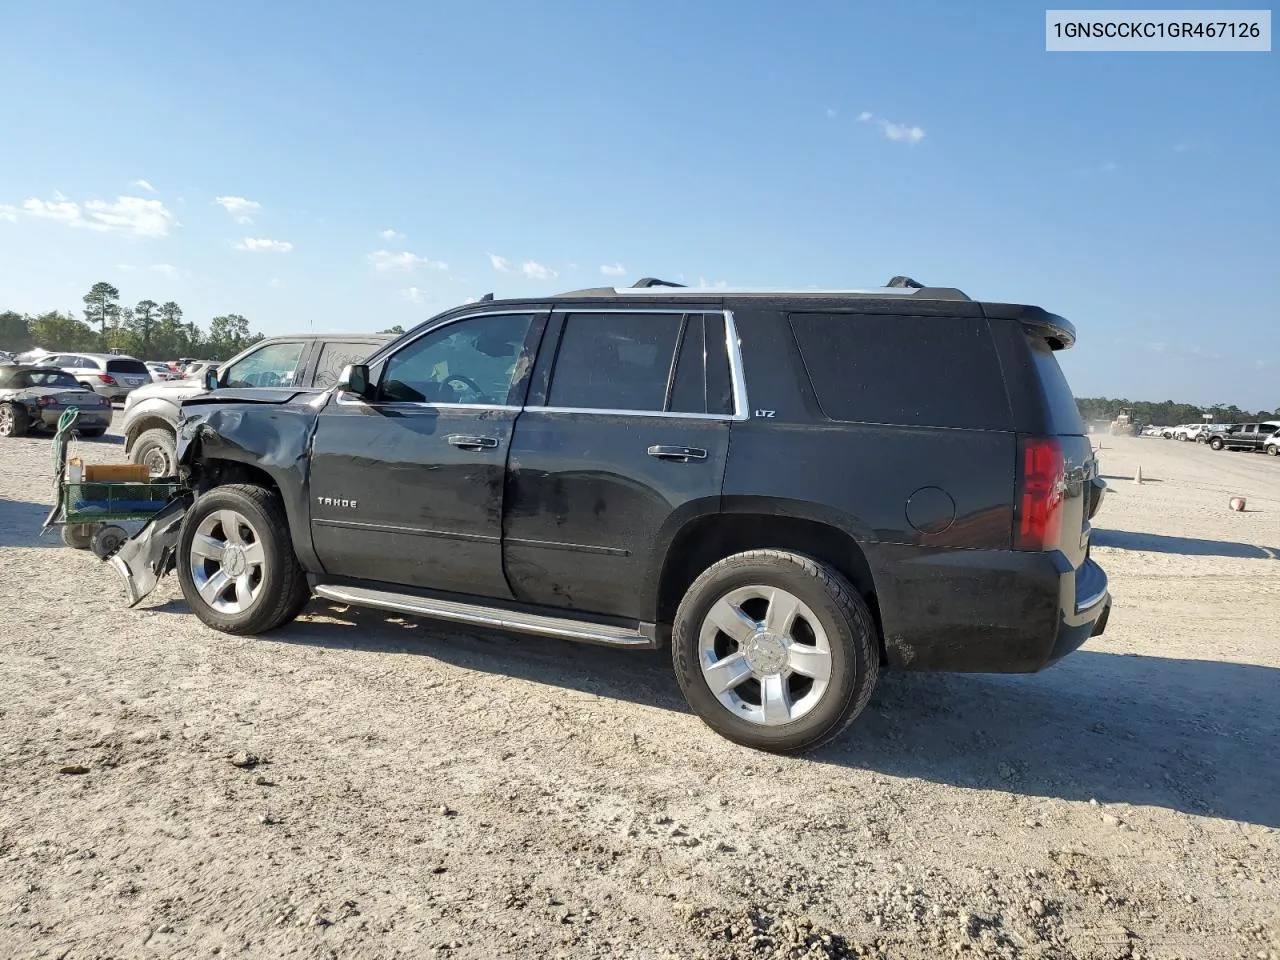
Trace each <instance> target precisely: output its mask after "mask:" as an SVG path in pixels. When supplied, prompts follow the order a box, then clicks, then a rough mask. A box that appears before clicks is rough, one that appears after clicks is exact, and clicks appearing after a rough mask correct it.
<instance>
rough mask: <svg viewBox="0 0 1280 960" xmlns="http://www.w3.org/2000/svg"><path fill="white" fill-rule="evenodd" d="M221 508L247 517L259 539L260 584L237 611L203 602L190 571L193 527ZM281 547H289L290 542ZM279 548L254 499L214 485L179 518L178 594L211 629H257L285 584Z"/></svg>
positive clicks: (270, 522) (268, 519) (269, 522)
mask: <svg viewBox="0 0 1280 960" xmlns="http://www.w3.org/2000/svg"><path fill="white" fill-rule="evenodd" d="M224 509H225V510H234V511H236V512H237V513H241V514H243V515H244V516H245V517H246V518H248V519H249V521H250V522H251V523H252V524H253V528H254V531H255V532H256V533H257V535H258V537H259V540H260V542H261V543H262V553H263V563H262V587H261V589H260V590H259V591H258V595H257V597H255V598H254V600H253V602H252V603H251V604H250V605H249V607H248V609H246V610H242V611H240V612H239V613H221V612H219V611H217V610H215V609H213V608H212V607H211V606H209V605H208V604H207V603H205V602H204V599H203V598H202V597H201V596H200V592H199V591H198V590H197V589H196V585H195V579H194V578H193V577H192V574H191V544H192V541H194V540H195V536H196V530H197V529H198V528H199V526H200V524H201V522H202V521H203V520H204V519H205V518H206V517H208V516H209V514H211V513H213V512H214V511H216V510H224ZM283 547H284V548H286V549H292V545H290V544H285V545H283ZM281 549H282V545H281V544H280V543H279V542H278V541H277V532H276V527H275V523H274V522H273V520H272V518H271V517H269V516H268V515H267V514H266V513H265V512H264V511H263V510H262V508H261V507H260V506H259V505H258V504H257V503H255V502H254V501H253V500H252V499H250V498H249V497H246V496H245V495H244V494H242V493H240V492H238V491H236V490H227V489H223V488H219V487H215V488H214V489H213V490H210V491H209V492H208V493H206V494H204V495H203V496H201V497H200V498H199V499H197V500H196V502H195V503H194V504H192V507H191V509H190V510H189V511H187V515H186V517H184V518H183V521H182V531H181V533H180V534H179V537H178V556H177V566H178V582H179V584H180V585H181V587H182V595H183V596H184V597H185V598H186V601H187V604H188V605H189V606H190V607H191V609H192V611H193V612H194V613H195V615H196V616H198V617H199V618H200V619H201V620H203V621H204V622H205V623H207V624H208V625H209V626H211V627H213V628H214V629H217V630H224V631H227V632H229V633H240V632H246V631H248V632H252V631H254V630H255V629H260V628H258V627H256V626H255V623H256V621H258V620H261V619H262V618H263V611H269V610H274V609H275V607H276V604H277V600H278V594H279V593H280V591H281V590H283V589H284V588H285V584H284V583H282V580H283V577H282V575H281V572H280V571H281V569H282V568H283V563H282V562H281V560H282V558H281Z"/></svg>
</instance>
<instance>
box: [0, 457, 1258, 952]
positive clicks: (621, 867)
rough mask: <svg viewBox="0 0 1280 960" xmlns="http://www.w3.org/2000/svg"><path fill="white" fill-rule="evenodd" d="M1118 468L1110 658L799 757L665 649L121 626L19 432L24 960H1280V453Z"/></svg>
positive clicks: (7, 762)
mask: <svg viewBox="0 0 1280 960" xmlns="http://www.w3.org/2000/svg"><path fill="white" fill-rule="evenodd" d="M1102 442H1103V444H1104V449H1103V451H1102V458H1103V465H1104V472H1105V473H1106V474H1108V475H1109V477H1110V478H1111V483H1112V486H1113V488H1114V489H1113V493H1112V494H1111V496H1110V498H1109V500H1108V502H1107V503H1106V504H1105V506H1104V508H1103V513H1102V514H1101V515H1100V518H1099V519H1100V526H1101V527H1102V529H1101V530H1099V531H1098V533H1097V534H1096V539H1095V541H1094V542H1095V544H1096V545H1097V546H1096V547H1095V555H1096V556H1097V557H1098V558H1099V559H1100V560H1101V562H1102V563H1103V564H1104V565H1105V566H1106V568H1107V570H1108V571H1109V573H1110V575H1111V578H1112V585H1113V590H1114V593H1115V595H1116V606H1115V611H1114V615H1113V617H1112V619H1111V625H1110V627H1109V629H1108V631H1107V634H1106V636H1105V637H1102V638H1098V639H1095V640H1093V641H1091V642H1090V643H1088V644H1087V645H1086V646H1085V647H1084V648H1083V649H1082V650H1081V651H1080V652H1079V653H1077V654H1075V655H1073V656H1071V657H1069V658H1067V659H1066V660H1065V661H1064V662H1063V663H1061V664H1060V665H1058V666H1056V667H1054V668H1052V669H1051V670H1049V671H1046V672H1045V673H1043V674H1040V675H1036V676H1027V677H992V676H940V675H939V676H928V675H903V674H897V675H895V674H892V673H890V674H888V675H887V676H885V677H884V678H883V680H882V682H881V685H880V687H879V689H878V691H877V693H876V695H875V697H874V698H873V700H872V702H871V705H870V707H869V708H868V709H867V711H866V713H865V714H864V715H863V716H862V718H861V719H860V720H859V721H858V722H857V723H856V724H855V725H854V726H853V727H852V728H851V729H850V731H849V732H848V733H847V734H846V735H845V736H844V737H843V738H842V739H841V740H839V741H837V742H836V743H835V744H834V745H832V746H830V747H827V748H825V749H823V750H822V751H821V752H820V753H818V754H817V755H815V756H812V757H810V758H806V759H777V758H773V757H770V756H767V755H763V754H759V753H752V752H750V751H747V750H744V749H741V748H738V747H736V746H733V745H731V744H729V743H727V742H725V741H723V740H721V739H719V738H717V737H716V736H714V735H713V734H712V733H711V732H710V731H709V730H708V729H706V728H705V727H703V726H702V724H701V723H699V722H698V721H697V720H696V719H695V718H694V717H693V716H692V715H691V714H690V713H689V712H688V710H687V709H686V708H685V707H684V704H683V702H682V700H681V698H680V695H679V692H678V690H677V688H676V685H675V682H674V680H673V678H672V676H671V673H670V670H669V665H668V663H667V661H666V654H665V653H664V654H636V653H629V652H615V651H610V650H601V649H594V648H589V647H579V646H574V645H571V644H567V643H560V642H556V641H549V640H538V639H516V638H511V637H506V636H498V635H492V634H482V633H471V632H460V631H457V630H454V629H451V628H446V627H441V626H439V625H434V624H432V623H430V622H427V621H414V620H405V619H395V618H387V617H384V616H380V615H377V614H371V613H366V612H359V611H355V610H342V609H339V608H333V607H329V606H325V605H321V604H316V605H314V606H313V607H312V608H311V609H310V610H309V612H308V615H307V616H305V617H304V618H303V619H302V620H300V621H299V622H298V623H296V624H294V625H292V626H290V627H288V628H286V629H284V630H281V631H279V632H277V633H275V634H272V635H270V636H268V637H264V638H260V639H236V638H232V637H227V636H223V635H220V634H217V633H214V632H213V631H211V630H208V629H206V628H204V627H203V626H202V625H201V624H200V623H199V621H197V620H196V619H195V618H194V617H193V616H191V615H190V614H188V613H187V611H186V608H185V605H184V604H183V602H182V600H181V597H180V595H179V593H178V591H177V587H176V583H174V582H172V581H170V582H168V583H166V584H165V585H163V586H162V587H161V590H160V591H158V593H157V594H156V595H154V596H153V597H152V598H151V599H150V600H149V601H148V602H147V603H146V604H145V605H144V606H142V607H141V608H139V609H136V610H132V611H129V610H126V609H125V608H124V604H123V602H122V599H121V598H122V593H121V590H120V588H119V586H118V583H117V581H116V580H115V577H114V574H113V573H112V572H111V570H110V569H109V568H108V567H106V566H104V565H101V564H99V563H98V562H97V561H96V560H95V559H94V558H93V557H92V556H91V555H89V554H87V553H79V552H73V551H71V550H68V549H66V548H64V547H62V545H61V543H60V542H59V541H58V540H57V538H56V537H53V538H46V539H45V540H38V539H36V536H35V533H36V530H37V528H38V526H39V523H40V521H41V520H42V519H43V516H44V513H45V512H46V509H47V508H46V504H47V503H48V502H49V492H50V491H49V483H48V480H47V477H48V475H49V457H50V443H49V440H48V439H24V440H7V441H3V450H2V451H0V457H2V459H0V603H2V607H0V609H3V612H4V617H5V621H6V622H5V623H4V625H3V630H2V631H0V664H2V666H0V765H2V766H0V957H5V958H8V957H50V958H54V957H56V958H87V957H130V958H132V957H210V956H229V955H237V956H239V955H244V956H253V957H270V958H274V957H283V956H296V957H320V958H326V957H360V958H365V957H368V958H390V957H432V956H436V957H449V958H462V957H466V958H470V957H476V958H487V957H495V956H511V957H543V956H546V957H557V956H563V957H572V958H579V957H582V958H585V957H637V958H661V957H713V958H737V957H791V956H813V957H831V956H863V955H867V956H885V957H919V958H924V957H939V956H951V955H961V956H988V957H1088V958H1095V957H1096V958H1112V957H1139V956H1141V957H1162V958H1163V957H1205V958H1219V957H1248V958H1254V957H1260V958H1266V957H1271V958H1276V957H1280V833H1277V827H1280V736H1278V734H1280V723H1278V722H1277V707H1278V706H1280V460H1275V459H1271V458H1266V457H1263V456H1260V455H1249V454H1233V453H1213V452H1212V451H1210V450H1208V449H1206V448H1204V447H1197V446H1195V445H1187V444H1179V443H1173V442H1165V441H1160V440H1139V439H1126V440H1119V439H1112V438H1109V437H1108V438H1103V441H1102ZM79 447H80V452H81V453H82V454H83V455H85V456H86V457H87V458H89V459H97V460H101V459H108V458H110V459H118V458H119V457H120V455H121V452H120V451H121V448H120V447H119V438H118V437H112V436H110V435H109V436H108V437H107V438H106V441H103V442H95V443H84V444H80V445H79ZM1139 463H1141V466H1142V471H1143V474H1144V476H1145V477H1146V478H1147V482H1146V483H1144V484H1143V485H1141V486H1137V485H1134V484H1132V483H1130V482H1127V480H1128V478H1130V477H1131V476H1132V474H1133V471H1134V469H1135V467H1136V466H1137V465H1138V464H1139ZM1231 495H1241V496H1245V497H1247V498H1248V501H1249V507H1250V512H1247V513H1232V512H1229V511H1228V510H1227V499H1228V497H1229V496H1231ZM255 758H256V762H255ZM75 766H80V767H83V768H85V769H86V770H87V772H85V773H83V774H80V775H77V774H73V773H60V772H59V771H60V769H62V768H74V767H75Z"/></svg>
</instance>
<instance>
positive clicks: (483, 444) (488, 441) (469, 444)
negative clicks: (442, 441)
mask: <svg viewBox="0 0 1280 960" xmlns="http://www.w3.org/2000/svg"><path fill="white" fill-rule="evenodd" d="M447 439H448V441H449V442H450V443H451V444H453V445H454V446H455V447H459V448H461V449H463V450H492V449H493V448H494V447H496V446H497V445H498V438H497V437H464V436H463V435H462V434H460V433H452V434H450V435H449V436H448V438H447Z"/></svg>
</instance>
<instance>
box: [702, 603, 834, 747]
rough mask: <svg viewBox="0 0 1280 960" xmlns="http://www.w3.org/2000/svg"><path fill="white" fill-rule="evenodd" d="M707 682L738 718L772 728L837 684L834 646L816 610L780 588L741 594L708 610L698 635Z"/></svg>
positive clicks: (812, 704) (795, 716) (799, 714)
mask: <svg viewBox="0 0 1280 960" xmlns="http://www.w3.org/2000/svg"><path fill="white" fill-rule="evenodd" d="M698 659H699V665H700V666H701V669H702V679H703V680H704V681H705V682H706V684H707V686H708V687H709V688H710V690H711V692H712V693H713V694H715V695H716V698H717V699H718V700H719V701H720V703H721V704H723V705H724V707H725V708H726V709H727V710H729V712H730V713H732V714H733V715H734V716H737V717H742V718H743V719H744V720H749V721H750V722H752V723H758V724H760V725H762V726H767V727H773V726H778V725H780V724H784V723H790V722H791V721H793V720H798V719H800V718H801V717H803V716H804V715H805V714H806V713H808V712H809V711H810V710H812V709H813V708H814V707H816V706H817V705H818V702H819V701H820V700H821V699H822V697H823V695H824V694H825V693H826V692H827V687H828V686H829V684H830V681H831V643H830V641H829V640H828V638H827V633H826V631H825V630H824V629H823V628H822V624H821V623H819V621H818V618H817V617H816V616H815V615H814V613H813V611H812V610H810V609H809V607H808V606H807V605H806V604H805V603H804V602H803V601H802V600H801V599H800V598H799V597H797V596H795V595H794V594H792V593H789V592H788V591H786V590H783V589H781V588H779V587H768V586H764V585H752V586H747V587H738V588H737V589H734V590H731V591H729V592H728V593H726V594H725V595H724V596H722V597H721V598H720V599H718V600H717V601H716V602H715V603H714V604H713V605H712V607H711V609H710V611H708V613H707V616H706V618H705V619H704V620H703V622H702V629H701V631H700V633H699V635H698Z"/></svg>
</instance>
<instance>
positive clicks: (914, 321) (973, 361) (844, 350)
mask: <svg viewBox="0 0 1280 960" xmlns="http://www.w3.org/2000/svg"><path fill="white" fill-rule="evenodd" d="M790 320H791V329H792V331H793V332H794V333H795V338H796V343H797V344H798V345H799V347H800V354H801V356H802V357H803V359H804V365H805V369H806V370H807V371H808V374H809V379H810V381H811V382H812V384H813V391H814V394H815V396H816V397H817V400H818V405H819V406H820V407H821V408H822V412H823V414H825V415H826V416H827V417H828V418H830V419H832V420H845V421H850V422H855V423H887V424H896V425H902V426H924V427H954V428H963V429H971V430H1011V429H1013V419H1012V415H1011V413H1010V410H1009V399H1008V394H1007V392H1006V390H1005V385H1004V378H1003V376H1002V375H1001V372H1000V361H999V359H998V358H997V356H996V350H995V345H994V343H993V342H992V340H991V331H990V329H989V327H988V325H987V321H986V320H984V319H981V318H969V317H912V316H878V315H866V314H814V313H808V314H795V313H793V314H791V316H790Z"/></svg>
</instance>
